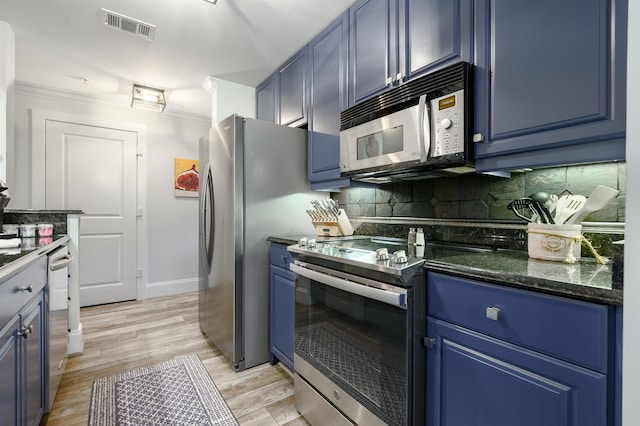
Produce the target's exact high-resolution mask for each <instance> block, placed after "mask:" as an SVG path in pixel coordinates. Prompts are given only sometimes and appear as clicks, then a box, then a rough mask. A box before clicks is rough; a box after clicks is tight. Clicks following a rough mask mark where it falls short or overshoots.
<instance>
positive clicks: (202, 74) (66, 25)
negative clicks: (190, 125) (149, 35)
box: [0, 0, 353, 116]
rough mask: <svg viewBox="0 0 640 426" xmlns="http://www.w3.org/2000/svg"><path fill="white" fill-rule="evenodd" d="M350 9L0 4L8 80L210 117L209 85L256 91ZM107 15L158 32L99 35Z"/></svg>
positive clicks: (105, 31)
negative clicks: (135, 96) (10, 50)
mask: <svg viewBox="0 0 640 426" xmlns="http://www.w3.org/2000/svg"><path fill="white" fill-rule="evenodd" d="M352 2H353V0H217V4H216V5H213V4H211V3H208V2H206V1H204V0H102V1H98V0H0V20H2V21H5V22H7V23H9V25H10V26H11V28H12V30H13V32H14V33H15V44H16V58H15V65H16V80H17V81H18V82H23V83H29V84H33V85H38V86H44V87H49V88H54V89H61V90H65V91H72V92H78V93H84V94H90V95H94V96H99V97H102V98H109V99H115V100H118V101H122V103H123V104H128V103H129V102H130V97H131V86H132V84H133V83H134V82H135V83H139V84H143V85H147V86H152V87H158V88H162V89H165V95H166V97H167V109H166V110H165V111H176V112H184V113H190V114H196V115H203V116H208V115H210V111H211V98H210V95H209V94H208V93H207V92H206V91H205V90H204V89H203V87H202V84H203V82H204V81H205V79H207V77H208V76H213V77H215V78H219V79H222V80H228V81H232V82H235V83H240V84H243V85H247V86H251V87H255V86H257V85H258V84H259V83H260V82H261V81H263V80H264V79H265V78H266V77H267V76H268V75H269V74H271V73H272V72H273V71H275V69H276V68H277V67H278V66H279V65H281V64H282V63H283V62H284V61H285V60H287V59H288V58H289V57H291V56H292V55H293V54H294V53H295V52H297V51H298V50H299V49H300V48H302V47H303V46H304V45H305V44H307V43H308V42H309V41H310V40H311V39H312V38H313V37H314V36H315V35H316V34H318V33H319V32H320V31H322V29H324V28H325V27H326V26H327V25H328V24H329V23H331V22H332V21H333V20H334V19H335V18H337V17H338V16H339V15H340V14H341V13H342V12H344V11H345V10H346V9H347V8H348V7H349V6H350V4H351V3H352ZM101 8H105V9H108V10H111V11H113V12H116V13H120V14H123V15H126V16H129V17H131V18H134V19H137V20H140V21H144V22H146V23H149V24H153V25H155V26H156V34H155V40H153V41H147V40H144V39H142V38H139V37H137V36H135V35H132V34H129V33H126V32H123V31H115V30H112V29H109V28H107V27H106V26H105V25H104V21H103V20H102V19H101V18H100V9H101Z"/></svg>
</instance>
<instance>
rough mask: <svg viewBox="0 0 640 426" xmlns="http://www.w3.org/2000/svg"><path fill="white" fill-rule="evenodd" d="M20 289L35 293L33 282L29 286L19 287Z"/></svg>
mask: <svg viewBox="0 0 640 426" xmlns="http://www.w3.org/2000/svg"><path fill="white" fill-rule="evenodd" d="M18 291H20V292H25V291H28V292H29V293H33V284H30V285H29V286H28V287H18Z"/></svg>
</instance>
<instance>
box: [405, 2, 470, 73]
mask: <svg viewBox="0 0 640 426" xmlns="http://www.w3.org/2000/svg"><path fill="white" fill-rule="evenodd" d="M399 4H400V13H399V16H400V19H399V23H400V31H399V34H400V35H401V37H400V39H399V41H400V45H399V46H400V48H399V52H398V53H399V60H400V66H399V67H398V69H399V71H398V72H401V73H402V74H403V75H404V76H406V77H407V79H412V78H414V77H416V76H419V75H422V74H425V73H428V72H431V71H434V70H436V69H438V68H441V67H444V66H447V65H450V64H453V63H456V62H460V61H464V62H473V38H472V37H473V6H472V1H471V0H403V1H400V2H399ZM402 35H404V44H403V38H402ZM405 58H406V60H405ZM396 77H397V76H396Z"/></svg>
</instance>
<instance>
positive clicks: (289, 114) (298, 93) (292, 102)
mask: <svg viewBox="0 0 640 426" xmlns="http://www.w3.org/2000/svg"><path fill="white" fill-rule="evenodd" d="M306 59H307V58H306V48H305V49H303V50H302V51H300V52H298V53H297V54H296V55H295V56H294V57H293V58H291V59H290V60H289V61H288V62H287V63H286V64H285V65H284V66H283V67H281V68H280V72H279V77H280V120H279V123H280V124H283V125H285V126H291V127H298V126H301V125H303V124H305V123H306V121H307V119H306V110H307V105H306V102H305V78H306V69H307V64H306Z"/></svg>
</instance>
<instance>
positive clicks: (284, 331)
mask: <svg viewBox="0 0 640 426" xmlns="http://www.w3.org/2000/svg"><path fill="white" fill-rule="evenodd" d="M289 263H291V257H290V255H289V253H288V252H287V246H286V245H284V244H271V267H270V286H271V288H270V291H269V293H270V303H269V304H270V315H269V316H270V325H269V330H270V339H269V340H270V344H269V345H270V351H271V364H276V363H277V362H278V361H282V363H283V364H284V365H286V366H287V367H288V368H289V369H290V370H291V371H293V339H294V337H293V332H294V308H295V298H294V297H295V274H294V273H293V272H291V271H290V270H289Z"/></svg>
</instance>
